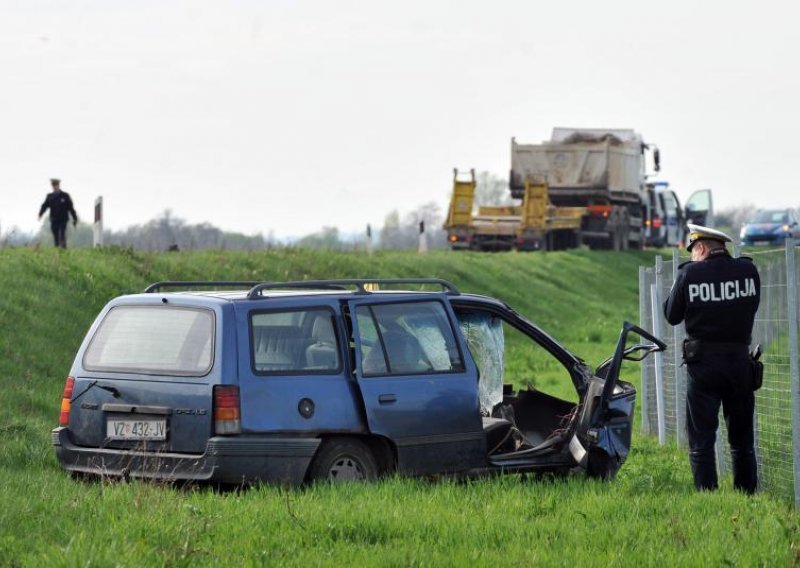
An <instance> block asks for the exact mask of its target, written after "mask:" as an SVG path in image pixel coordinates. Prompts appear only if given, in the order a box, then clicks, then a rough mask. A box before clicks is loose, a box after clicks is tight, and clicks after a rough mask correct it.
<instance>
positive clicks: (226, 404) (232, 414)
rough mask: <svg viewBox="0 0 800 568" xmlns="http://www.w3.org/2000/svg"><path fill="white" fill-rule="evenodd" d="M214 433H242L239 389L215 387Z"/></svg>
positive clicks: (222, 386)
mask: <svg viewBox="0 0 800 568" xmlns="http://www.w3.org/2000/svg"><path fill="white" fill-rule="evenodd" d="M214 431H215V432H216V433H217V434H239V433H241V431H242V423H241V413H240V410H239V387H237V386H231V385H216V386H215V387H214Z"/></svg>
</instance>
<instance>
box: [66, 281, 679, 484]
mask: <svg viewBox="0 0 800 568" xmlns="http://www.w3.org/2000/svg"><path fill="white" fill-rule="evenodd" d="M243 285H246V286H247V289H240V290H231V288H234V287H240V288H241V287H242V286H243ZM409 285H410V286H416V287H418V288H419V287H427V288H428V290H408V286H409ZM398 286H401V287H402V286H405V289H397V288H398ZM431 286H435V287H436V289H435V290H430V287H431ZM213 287H216V288H220V287H223V288H228V289H227V290H226V291H221V290H219V289H217V290H216V291H212V290H209V289H210V288H213ZM170 288H171V289H175V288H180V289H182V290H183V291H172V292H167V291H166V290H167V289H170ZM202 288H205V291H199V290H201V289H202ZM187 290H195V291H193V292H191V291H187ZM510 334H514V335H515V336H516V337H512V338H510V339H509V338H507V335H510ZM630 334H638V335H640V336H642V337H644V338H646V339H647V340H648V343H640V344H636V345H632V346H630V347H628V348H627V349H626V342H627V338H628V336H629V335H630ZM664 347H665V346H664V344H663V343H662V342H660V341H659V340H657V339H656V338H654V337H652V336H651V335H649V334H647V333H646V332H645V331H643V330H641V329H640V328H638V327H636V326H635V325H633V324H629V323H625V324H624V325H623V328H622V332H621V334H620V336H619V340H618V343H617V346H616V350H615V352H614V355H613V357H612V358H610V359H609V360H607V361H606V362H605V363H603V364H601V365H600V366H599V367H598V368H597V369H594V370H593V369H591V368H590V367H589V366H587V365H586V364H585V363H584V362H583V360H581V359H580V358H578V357H576V356H575V355H573V354H572V353H570V352H569V351H567V349H566V348H564V347H563V346H562V345H560V344H559V343H558V342H556V341H555V340H554V339H553V338H551V337H550V336H549V335H547V334H546V333H545V332H544V331H542V330H541V329H539V328H538V327H537V326H536V325H535V324H533V323H531V322H530V321H528V320H526V319H525V318H524V317H522V316H521V315H519V314H517V313H516V312H515V311H513V310H512V309H511V308H509V307H508V306H507V305H506V304H505V303H503V302H502V301H500V300H496V299H494V298H489V297H485V296H477V295H472V294H461V293H460V292H459V291H458V290H457V289H456V287H455V286H454V285H453V284H451V283H449V282H446V281H443V280H431V279H423V280H325V281H316V282H285V283H256V282H249V283H242V282H237V283H232V282H231V283H220V282H199V283H197V282H195V283H186V282H180V283H157V284H154V285H152V286H150V287H148V289H147V290H145V293H142V294H134V295H129V296H122V297H119V298H116V299H114V300H112V301H111V302H109V304H108V305H107V306H106V307H105V308H104V309H103V310H102V311H101V313H100V314H99V316H98V317H97V320H96V321H95V323H94V324H93V325H92V327H91V329H90V330H89V332H88V333H87V335H86V338H85V339H84V341H83V344H82V345H81V347H80V349H79V351H78V353H77V356H76V358H75V361H74V363H73V364H72V368H71V370H70V373H69V377H68V378H67V380H66V384H65V388H64V395H63V399H62V401H61V416H60V426H59V427H57V428H55V429H54V430H53V432H52V436H53V444H54V446H55V449H56V454H57V457H58V460H59V462H60V464H61V466H62V467H64V468H65V469H67V470H69V471H71V472H76V473H86V474H94V475H98V476H131V477H142V478H154V479H164V480H212V481H216V482H222V483H243V482H250V481H266V482H272V483H291V484H300V483H303V482H308V481H315V480H329V481H342V480H370V479H375V478H376V477H377V476H379V475H381V474H384V473H388V472H399V473H402V474H407V475H428V474H440V473H447V474H464V475H472V474H475V475H478V474H483V473H490V472H533V471H555V472H558V471H561V472H565V471H569V470H585V471H587V472H588V473H589V474H590V475H593V476H597V477H603V478H610V477H612V476H613V475H614V474H615V473H616V471H617V469H618V468H619V467H620V465H621V464H622V463H623V462H624V461H625V458H626V456H627V454H628V450H629V448H630V443H631V431H632V420H633V408H634V402H635V399H636V390H635V389H634V387H633V386H632V385H631V384H629V383H627V382H624V381H621V380H619V372H620V365H621V363H622V360H623V359H631V360H641V359H642V358H643V357H644V356H646V355H647V354H648V353H650V352H652V351H659V350H663V349H664ZM515 353H518V355H514V354H515ZM507 362H508V364H507ZM512 367H513V368H512ZM545 371H547V372H548V373H550V375H548V377H550V376H554V377H556V380H563V381H567V383H566V384H571V385H572V386H573V387H574V389H575V393H576V394H575V396H574V399H573V400H562V399H560V398H557V397H555V396H551V395H549V394H546V393H545V392H542V391H540V390H537V389H534V388H527V389H525V390H520V391H519V392H514V391H513V389H512V387H511V385H510V384H504V383H508V382H509V378H511V379H513V380H514V381H515V382H516V383H517V384H518V385H519V384H520V383H521V382H524V380H525V379H526V378H527V380H528V381H531V380H532V379H534V378H536V377H540V378H541V375H542V374H543V373H544V372H545ZM534 373H536V375H534Z"/></svg>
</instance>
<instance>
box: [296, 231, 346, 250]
mask: <svg viewBox="0 0 800 568" xmlns="http://www.w3.org/2000/svg"><path fill="white" fill-rule="evenodd" d="M295 245H296V246H298V247H302V248H310V249H317V250H343V249H345V248H346V245H345V243H343V242H342V240H341V239H340V238H339V229H337V228H336V227H323V228H322V230H321V231H319V232H317V233H312V234H310V235H306V236H305V237H303V238H301V239H300V240H298V241H297V242H296V243H295Z"/></svg>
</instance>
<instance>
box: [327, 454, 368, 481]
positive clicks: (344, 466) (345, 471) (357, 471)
mask: <svg viewBox="0 0 800 568" xmlns="http://www.w3.org/2000/svg"><path fill="white" fill-rule="evenodd" d="M365 477H366V476H365V475H364V470H363V469H362V468H361V464H360V463H358V461H356V460H355V459H353V458H352V457H350V456H342V457H340V458H337V459H336V461H334V462H333V464H332V465H331V468H330V470H329V471H328V479H329V480H330V481H362V480H364V479H365Z"/></svg>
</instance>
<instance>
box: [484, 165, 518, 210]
mask: <svg viewBox="0 0 800 568" xmlns="http://www.w3.org/2000/svg"><path fill="white" fill-rule="evenodd" d="M475 182H476V184H475V206H476V207H480V206H482V205H498V206H499V205H512V204H513V203H514V200H513V199H512V198H511V191H510V190H509V189H508V180H506V179H504V178H502V177H500V176H497V175H495V174H492V173H489V172H486V171H484V172H480V173H479V174H478V175H477V176H475Z"/></svg>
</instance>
